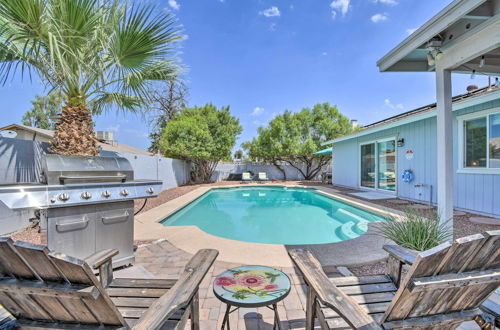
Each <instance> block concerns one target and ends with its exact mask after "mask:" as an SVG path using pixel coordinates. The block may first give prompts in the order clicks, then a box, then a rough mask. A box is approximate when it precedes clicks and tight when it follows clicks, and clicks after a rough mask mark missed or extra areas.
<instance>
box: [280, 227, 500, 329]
mask: <svg viewBox="0 0 500 330" xmlns="http://www.w3.org/2000/svg"><path fill="white" fill-rule="evenodd" d="M385 249H386V251H388V252H389V255H390V258H389V264H388V269H389V271H388V274H387V275H375V276H361V277H354V276H351V277H337V278H328V277H327V276H326V275H325V273H324V272H323V270H322V268H321V265H320V263H319V261H318V260H317V259H316V258H315V257H314V256H313V255H312V254H311V252H309V251H307V250H292V251H290V252H289V253H290V256H291V258H292V260H293V261H294V263H295V264H296V265H297V267H298V268H299V269H300V271H301V272H302V274H303V275H304V280H305V282H306V283H307V284H308V294H307V311H306V323H307V325H306V329H313V327H314V321H315V318H316V317H317V318H318V319H319V322H320V324H321V326H322V328H323V329H349V328H354V329H405V328H406V329H436V330H437V329H439V330H448V329H455V328H456V327H457V326H459V325H460V323H462V322H464V321H469V320H476V321H477V322H478V324H480V325H482V327H483V328H487V329H494V326H493V325H491V324H489V323H485V322H484V320H483V319H482V317H481V314H482V312H481V311H480V309H479V308H478V307H479V306H480V305H481V303H482V302H483V301H484V300H485V299H486V298H487V297H488V296H489V295H490V294H491V293H492V292H493V291H494V290H495V289H496V288H497V287H498V285H499V284H500V230H497V231H490V232H486V233H485V234H484V235H482V234H477V235H472V236H468V237H464V238H460V239H457V240H455V241H454V242H453V243H449V242H447V243H444V244H441V245H439V246H437V247H435V248H433V249H430V250H427V251H424V252H421V253H414V252H413V251H411V250H407V249H404V248H400V247H397V246H387V247H385ZM406 262H409V263H412V266H411V267H410V268H409V270H408V272H407V274H406V275H405V276H404V277H402V279H401V284H400V286H399V288H398V287H397V284H398V282H399V276H400V274H401V267H402V264H404V263H406Z"/></svg>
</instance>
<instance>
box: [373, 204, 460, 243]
mask: <svg viewBox="0 0 500 330" xmlns="http://www.w3.org/2000/svg"><path fill="white" fill-rule="evenodd" d="M377 231H378V234H379V235H381V236H383V237H385V238H388V239H390V240H392V241H394V242H395V243H396V244H398V245H400V246H403V247H405V248H408V249H412V250H417V251H425V250H428V249H430V248H433V247H435V246H437V245H439V244H441V243H443V242H444V241H446V240H447V239H449V238H451V237H452V233H451V231H450V230H449V228H448V224H447V222H442V223H440V221H439V216H437V215H436V214H426V215H424V214H421V213H419V212H418V211H415V210H405V211H404V214H403V215H402V216H401V217H398V218H396V217H389V218H388V219H387V222H383V223H381V224H380V226H379V227H378V229H377Z"/></svg>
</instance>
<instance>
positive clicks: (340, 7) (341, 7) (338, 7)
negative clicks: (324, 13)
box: [330, 0, 351, 19]
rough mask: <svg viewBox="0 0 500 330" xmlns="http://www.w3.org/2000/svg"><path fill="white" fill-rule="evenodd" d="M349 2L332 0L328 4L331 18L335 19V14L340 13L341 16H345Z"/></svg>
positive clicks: (348, 0) (347, 0)
mask: <svg viewBox="0 0 500 330" xmlns="http://www.w3.org/2000/svg"><path fill="white" fill-rule="evenodd" d="M350 2H351V0H333V1H332V2H331V3H330V8H331V9H332V18H333V19H335V17H337V12H339V13H341V14H342V16H345V14H347V12H348V11H349V8H350V5H349V4H350Z"/></svg>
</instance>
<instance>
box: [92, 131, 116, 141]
mask: <svg viewBox="0 0 500 330" xmlns="http://www.w3.org/2000/svg"><path fill="white" fill-rule="evenodd" d="M96 136H97V139H98V140H100V141H114V140H115V136H114V134H113V132H107V131H97V132H96Z"/></svg>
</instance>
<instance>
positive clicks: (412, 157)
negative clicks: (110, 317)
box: [329, 87, 500, 217]
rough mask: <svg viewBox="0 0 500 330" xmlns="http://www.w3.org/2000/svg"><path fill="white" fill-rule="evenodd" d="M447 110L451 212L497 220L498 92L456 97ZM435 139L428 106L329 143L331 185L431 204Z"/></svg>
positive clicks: (433, 119)
mask: <svg viewBox="0 0 500 330" xmlns="http://www.w3.org/2000/svg"><path fill="white" fill-rule="evenodd" d="M452 109H453V157H454V170H453V175H454V182H455V184H454V206H455V209H459V210H465V211H470V212H474V213H478V214H484V215H488V216H495V217H500V88H498V87H489V88H482V89H478V90H475V91H473V92H470V93H467V94H463V95H459V96H456V97H454V98H453V106H452ZM436 136H437V126H436V104H432V105H428V106H425V107H421V108H418V109H415V110H412V111H409V112H406V113H403V114H400V115H397V116H394V117H391V118H387V119H385V120H382V121H380V122H377V123H374V124H371V125H367V126H364V127H363V128H362V130H361V131H358V132H356V133H353V134H351V135H347V136H344V137H341V138H338V139H336V140H333V141H329V143H330V144H332V145H333V149H332V150H333V151H332V155H333V161H332V164H333V165H332V182H333V184H334V185H338V186H343V187H349V188H355V189H360V190H375V191H382V192H386V193H388V194H393V195H395V196H397V197H399V198H403V199H408V200H412V201H419V202H426V203H428V202H431V203H432V204H436V203H437V182H438V178H437V170H436V161H437V140H436ZM404 173H406V177H405V178H404V177H403V174H404Z"/></svg>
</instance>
